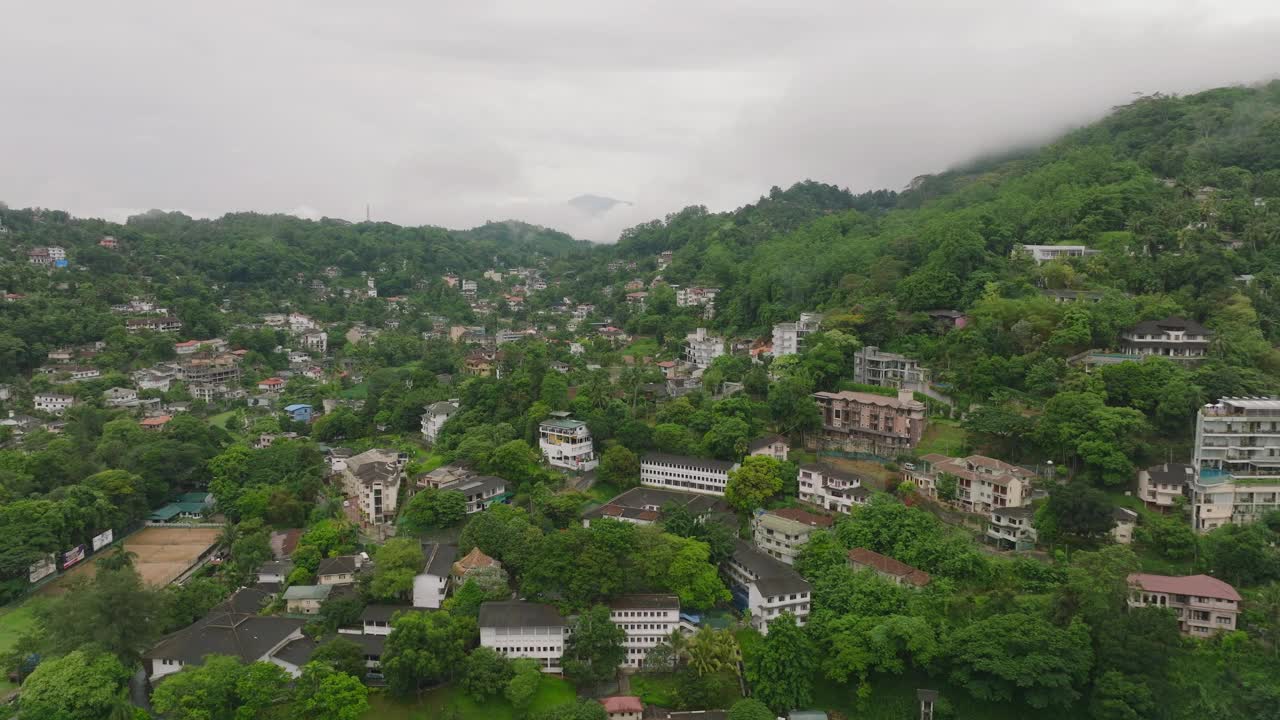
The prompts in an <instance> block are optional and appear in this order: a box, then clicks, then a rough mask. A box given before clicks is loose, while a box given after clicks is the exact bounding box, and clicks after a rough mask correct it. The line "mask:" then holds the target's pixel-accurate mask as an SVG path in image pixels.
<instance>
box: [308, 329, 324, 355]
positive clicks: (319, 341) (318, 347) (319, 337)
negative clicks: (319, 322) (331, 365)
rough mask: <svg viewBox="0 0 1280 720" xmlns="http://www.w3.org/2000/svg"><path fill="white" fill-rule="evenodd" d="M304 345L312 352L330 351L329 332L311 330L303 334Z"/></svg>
mask: <svg viewBox="0 0 1280 720" xmlns="http://www.w3.org/2000/svg"><path fill="white" fill-rule="evenodd" d="M302 347H304V348H306V349H307V350H310V351H312V352H318V353H325V352H328V351H329V333H327V332H325V331H323V330H320V331H317V332H309V333H307V334H305V335H303V336H302Z"/></svg>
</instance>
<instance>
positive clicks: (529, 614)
mask: <svg viewBox="0 0 1280 720" xmlns="http://www.w3.org/2000/svg"><path fill="white" fill-rule="evenodd" d="M568 634H569V623H568V622H567V621H565V619H564V618H563V617H562V616H561V615H560V611H559V610H556V609H555V607H554V606H552V605H544V604H542V603H532V602H525V601H523V600H509V601H503V602H486V603H482V604H481V605H480V647H487V648H492V649H493V650H496V651H498V652H499V653H501V654H502V655H503V656H505V657H508V658H530V659H533V660H537V661H538V663H539V664H540V665H541V666H542V671H543V672H546V673H559V672H562V668H561V667H560V659H561V657H562V656H563V655H564V640H565V637H566V636H567V635H568Z"/></svg>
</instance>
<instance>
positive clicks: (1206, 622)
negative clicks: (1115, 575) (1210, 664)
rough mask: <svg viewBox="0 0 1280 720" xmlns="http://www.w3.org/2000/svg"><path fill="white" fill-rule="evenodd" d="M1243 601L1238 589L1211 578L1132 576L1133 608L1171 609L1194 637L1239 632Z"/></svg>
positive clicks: (1202, 576)
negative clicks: (1238, 626) (1236, 630)
mask: <svg viewBox="0 0 1280 720" xmlns="http://www.w3.org/2000/svg"><path fill="white" fill-rule="evenodd" d="M1240 600H1241V598H1240V593H1238V592H1236V589H1235V588H1233V587H1231V585H1229V584H1227V583H1225V582H1223V581H1221V580H1219V579H1217V578H1214V577H1209V576H1208V575H1190V576H1183V577H1172V576H1169V575H1150V574H1147V573H1134V574H1133V575H1130V576H1129V607H1159V608H1168V609H1169V610H1172V611H1173V614H1174V615H1176V616H1177V618H1178V629H1179V630H1181V631H1182V634H1184V635H1189V636H1191V637H1209V636H1210V635H1214V634H1217V633H1220V632H1230V631H1231V630H1235V629H1236V627H1237V624H1238V622H1237V621H1238V618H1239V616H1240Z"/></svg>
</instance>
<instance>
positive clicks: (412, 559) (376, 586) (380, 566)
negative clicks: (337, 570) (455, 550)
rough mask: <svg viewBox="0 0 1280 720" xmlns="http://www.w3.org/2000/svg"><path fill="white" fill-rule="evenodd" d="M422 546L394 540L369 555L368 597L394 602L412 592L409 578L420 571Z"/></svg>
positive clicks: (408, 540) (403, 539)
mask: <svg viewBox="0 0 1280 720" xmlns="http://www.w3.org/2000/svg"><path fill="white" fill-rule="evenodd" d="M424 563H425V560H424V558H423V555H422V543H421V542H419V541H418V540H417V539H416V538H407V537H397V538H392V539H390V540H388V541H387V543H386V544H385V545H383V546H382V547H380V548H378V550H377V552H376V553H374V556H373V581H372V582H371V583H370V584H369V594H370V595H371V596H373V597H374V598H376V599H378V600H394V599H396V598H399V597H403V596H404V595H406V594H408V593H410V592H412V591H413V578H414V577H415V576H416V575H417V574H418V573H420V572H422V568H423V565H424Z"/></svg>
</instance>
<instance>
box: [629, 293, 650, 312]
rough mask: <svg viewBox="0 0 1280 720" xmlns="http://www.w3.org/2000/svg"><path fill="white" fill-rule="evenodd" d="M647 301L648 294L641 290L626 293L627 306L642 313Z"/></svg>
mask: <svg viewBox="0 0 1280 720" xmlns="http://www.w3.org/2000/svg"><path fill="white" fill-rule="evenodd" d="M648 300H649V293H647V292H645V291H643V290H637V291H635V292H629V293H627V305H630V306H631V307H633V308H636V309H637V310H639V311H641V312H644V306H645V303H646V302H648Z"/></svg>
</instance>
